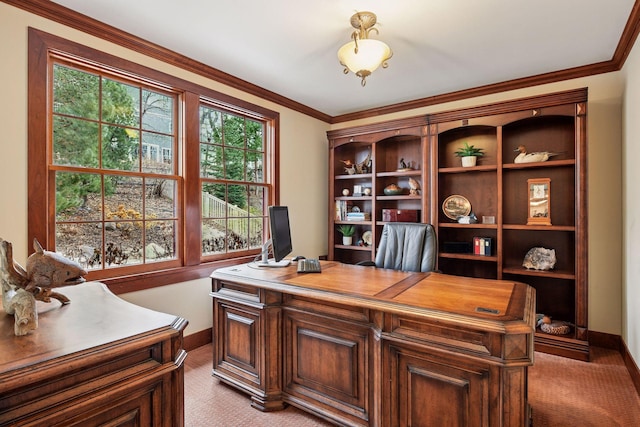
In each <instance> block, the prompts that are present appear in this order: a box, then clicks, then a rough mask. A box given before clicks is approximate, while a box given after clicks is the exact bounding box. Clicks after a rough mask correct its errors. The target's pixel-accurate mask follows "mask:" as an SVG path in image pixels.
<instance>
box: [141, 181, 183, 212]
mask: <svg viewBox="0 0 640 427" xmlns="http://www.w3.org/2000/svg"><path fill="white" fill-rule="evenodd" d="M176 188H177V183H176V181H175V180H172V179H160V178H158V179H150V178H147V179H146V181H145V205H144V208H145V219H147V220H149V219H173V218H175V217H176V194H177V193H176Z"/></svg>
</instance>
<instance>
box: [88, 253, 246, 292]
mask: <svg viewBox="0 0 640 427" xmlns="http://www.w3.org/2000/svg"><path fill="white" fill-rule="evenodd" d="M254 258H255V255H251V256H247V257H240V258H232V259H225V260H221V261H213V262H207V263H202V264H198V265H193V266H186V267H178V268H169V269H165V270H158V271H152V272H146V273H140V274H133V275H129V276H122V277H113V278H109V279H102V280H99V281H100V282H102V283H104V284H106V285H107V286H108V287H109V290H111V292H113V293H114V294H116V295H118V294H123V293H127V292H135V291H142V290H145V289H151V288H157V287H159V286H165V285H173V284H175V283H180V282H186V281H188V280H195V279H201V278H204V277H209V276H210V275H211V273H212V272H213V271H214V270H216V269H218V268H221V267H227V266H230V265H237V264H243V263H246V262H250V261H252V260H253V259H254Z"/></svg>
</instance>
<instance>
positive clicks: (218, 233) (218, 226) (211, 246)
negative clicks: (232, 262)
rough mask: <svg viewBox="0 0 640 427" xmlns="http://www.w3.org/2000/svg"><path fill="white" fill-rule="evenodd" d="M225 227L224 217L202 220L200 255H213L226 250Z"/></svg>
mask: <svg viewBox="0 0 640 427" xmlns="http://www.w3.org/2000/svg"><path fill="white" fill-rule="evenodd" d="M226 229H227V220H226V219H203V220H202V255H215V254H223V253H225V252H226V249H225V248H226V243H225V242H226V238H225V237H226V235H225V230H226Z"/></svg>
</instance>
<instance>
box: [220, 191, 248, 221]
mask: <svg viewBox="0 0 640 427" xmlns="http://www.w3.org/2000/svg"><path fill="white" fill-rule="evenodd" d="M247 188H248V187H247V186H246V185H229V186H228V187H227V198H226V201H227V202H228V203H227V210H228V215H229V216H230V217H236V218H238V217H248V216H249V211H248V209H247V208H248V204H247V202H248V200H249V195H248V193H247V191H248V190H247Z"/></svg>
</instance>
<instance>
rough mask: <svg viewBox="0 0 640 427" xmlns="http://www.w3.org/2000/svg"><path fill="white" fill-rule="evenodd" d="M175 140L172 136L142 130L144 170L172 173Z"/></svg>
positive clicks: (147, 171)
mask: <svg viewBox="0 0 640 427" xmlns="http://www.w3.org/2000/svg"><path fill="white" fill-rule="evenodd" d="M173 141H174V139H173V137H171V136H167V135H160V134H157V133H150V132H142V172H146V173H160V174H171V173H172V172H173ZM167 160H168V161H167Z"/></svg>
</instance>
